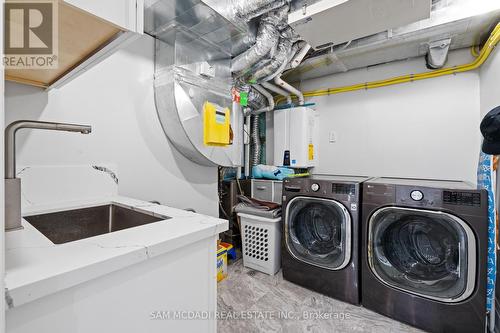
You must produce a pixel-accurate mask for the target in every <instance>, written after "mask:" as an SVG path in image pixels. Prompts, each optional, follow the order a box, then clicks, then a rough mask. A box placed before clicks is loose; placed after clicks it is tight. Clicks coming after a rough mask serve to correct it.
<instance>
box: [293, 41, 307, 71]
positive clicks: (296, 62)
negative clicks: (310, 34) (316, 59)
mask: <svg viewBox="0 0 500 333" xmlns="http://www.w3.org/2000/svg"><path fill="white" fill-rule="evenodd" d="M310 49H311V45H309V43H306V45H304V46H303V47H302V49H300V51H299V52H297V54H296V55H295V57H293V59H292V61H291V62H290V67H291V68H296V67H298V66H299V65H300V63H301V62H302V60H304V58H305V56H306V54H307V52H309V50H310Z"/></svg>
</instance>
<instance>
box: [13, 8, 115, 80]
mask: <svg viewBox="0 0 500 333" xmlns="http://www.w3.org/2000/svg"><path fill="white" fill-rule="evenodd" d="M58 21H59V29H58V30H59V34H58V35H59V36H58V44H59V54H58V60H59V67H58V68H57V69H6V71H5V79H6V80H9V81H14V82H17V83H23V84H29V85H33V86H37V87H45V88H47V87H49V86H50V85H51V84H52V83H54V82H56V81H57V80H58V79H60V78H61V77H63V76H64V75H66V74H67V73H68V72H70V71H72V70H73V69H74V68H75V67H77V66H78V65H79V64H81V63H82V62H84V61H85V60H87V59H88V58H89V57H91V56H92V55H93V54H95V53H96V52H98V51H99V50H101V49H102V48H103V47H104V46H105V45H106V44H108V43H109V42H111V41H112V40H113V39H115V38H116V37H117V36H118V35H119V34H120V33H122V30H121V29H120V28H118V27H117V26H116V25H114V24H112V23H110V22H107V21H105V20H102V19H100V18H98V17H96V16H94V15H92V14H90V13H87V12H85V11H82V10H81V9H78V8H76V7H74V6H71V5H68V4H66V3H65V2H62V1H59V14H58Z"/></svg>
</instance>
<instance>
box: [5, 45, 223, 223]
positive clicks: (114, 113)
mask: <svg viewBox="0 0 500 333" xmlns="http://www.w3.org/2000/svg"><path fill="white" fill-rule="evenodd" d="M153 59H154V41H153V39H152V38H151V37H148V36H145V37H143V38H141V39H140V40H138V41H136V42H134V43H133V44H131V45H130V46H128V47H127V48H126V49H124V50H121V51H119V52H118V53H116V54H114V55H112V56H111V57H110V58H108V59H106V60H105V61H104V62H102V63H101V64H99V65H98V66H96V67H94V68H92V69H91V70H89V71H88V72H86V73H85V74H83V75H82V76H79V77H78V78H76V79H75V80H73V81H71V82H69V83H68V84H66V85H65V86H63V87H61V88H60V89H55V90H51V91H49V92H48V93H47V92H45V91H41V90H39V89H37V88H32V87H28V86H23V85H18V84H13V83H7V85H6V123H10V122H12V121H14V120H18V119H36V120H43V121H59V122H71V123H80V124H90V125H92V126H93V131H92V134H91V135H81V134H75V133H62V132H57V133H56V132H50V131H36V130H23V131H22V132H20V133H19V134H18V138H19V140H18V147H17V156H18V160H17V164H18V165H76V164H89V163H113V164H116V165H117V166H118V176H119V179H120V184H119V192H120V194H121V195H125V196H129V197H133V198H137V199H142V200H158V201H160V202H161V203H162V204H166V205H169V206H172V207H176V208H194V209H196V211H198V212H200V213H205V214H209V215H212V216H216V215H217V214H218V204H217V169H216V168H207V167H202V166H199V165H196V164H194V163H192V162H191V161H189V160H187V159H186V158H185V157H184V156H183V155H181V154H180V153H179V152H178V151H177V150H176V149H175V148H174V147H173V146H172V145H171V144H170V143H169V141H168V140H167V138H166V137H165V135H164V133H163V130H162V128H161V126H160V123H159V121H158V117H157V114H156V108H155V103H154V91H153V73H154V62H153Z"/></svg>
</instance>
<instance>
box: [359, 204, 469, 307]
mask: <svg viewBox="0 0 500 333" xmlns="http://www.w3.org/2000/svg"><path fill="white" fill-rule="evenodd" d="M475 260H476V239H475V236H474V233H473V232H472V230H471V228H470V227H469V226H468V225H467V224H466V223H465V222H464V221H463V220H461V219H459V218H458V217H456V216H453V215H451V214H447V213H444V212H436V211H428V210H420V209H411V208H399V207H386V208H382V209H379V210H378V211H376V212H375V213H374V214H373V215H372V217H371V218H370V220H369V222H368V262H369V265H370V268H371V270H372V272H373V273H374V274H375V275H376V276H377V278H378V279H380V280H381V281H382V282H383V283H385V284H387V285H389V286H391V287H394V288H396V289H399V290H402V291H405V292H408V293H411V294H415V295H418V296H422V297H426V298H429V299H433V300H438V301H442V302H447V303H454V302H460V301H462V300H464V299H466V298H468V297H469V296H470V295H471V294H472V292H473V291H474V284H475V275H474V271H475V267H476V262H475Z"/></svg>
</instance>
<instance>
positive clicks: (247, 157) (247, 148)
mask: <svg viewBox="0 0 500 333" xmlns="http://www.w3.org/2000/svg"><path fill="white" fill-rule="evenodd" d="M251 118H252V117H251V116H246V117H245V126H244V128H245V131H244V132H245V133H244V135H245V139H244V140H245V141H244V142H245V178H248V177H250V122H251V120H252V119H251Z"/></svg>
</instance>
